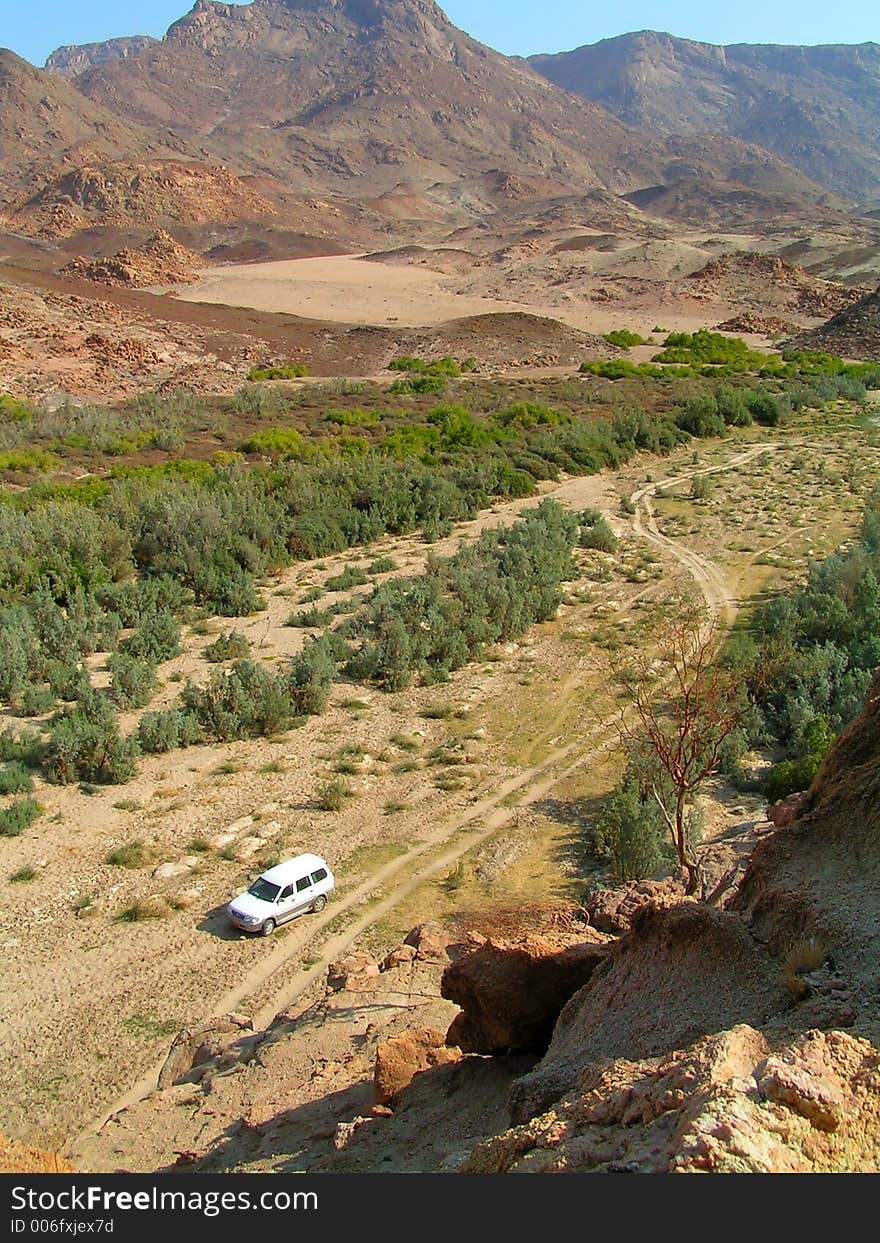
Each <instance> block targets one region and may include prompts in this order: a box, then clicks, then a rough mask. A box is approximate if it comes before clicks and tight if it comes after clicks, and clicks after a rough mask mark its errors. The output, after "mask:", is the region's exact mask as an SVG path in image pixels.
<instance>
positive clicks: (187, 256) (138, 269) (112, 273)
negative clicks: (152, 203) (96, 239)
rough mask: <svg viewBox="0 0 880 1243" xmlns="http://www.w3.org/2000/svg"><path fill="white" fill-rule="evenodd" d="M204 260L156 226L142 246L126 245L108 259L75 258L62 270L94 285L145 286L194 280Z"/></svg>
mask: <svg viewBox="0 0 880 1243" xmlns="http://www.w3.org/2000/svg"><path fill="white" fill-rule="evenodd" d="M203 265H204V260H203V259H202V258H201V257H200V256H199V255H197V254H195V253H194V252H193V251H191V250H187V248H186V247H185V246H181V245H180V243H179V242H176V241H175V240H174V238H173V237H172V236H171V235H170V234H169V233H166V232H165V231H164V229H160V230H159V232H158V233H155V234H154V235H153V236H152V237H151V238H150V239H149V241H148V242H145V243H144V245H143V246H138V247H136V248H134V249H130V248H126V249H124V250H120V251H118V252H117V253H116V254H115V255H111V256H110V257H109V258H108V259H83V258H76V259H73V260H72V261H71V262H70V263H68V264H67V265H66V266H65V267H64V268H63V269H62V271H64V272H65V273H67V274H68V275H69V276H78V277H81V278H82V279H83V280H87V281H94V282H95V283H96V284H98V285H123V286H128V287H129V288H130V289H146V288H148V287H149V286H151V285H188V284H192V283H193V281H195V280H197V279H198V278H197V276H196V269H197V268H199V267H202V266H203Z"/></svg>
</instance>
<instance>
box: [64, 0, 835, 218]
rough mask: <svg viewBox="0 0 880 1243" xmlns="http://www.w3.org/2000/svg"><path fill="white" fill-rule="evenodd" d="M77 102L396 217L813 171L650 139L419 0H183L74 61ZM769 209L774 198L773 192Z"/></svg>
mask: <svg viewBox="0 0 880 1243" xmlns="http://www.w3.org/2000/svg"><path fill="white" fill-rule="evenodd" d="M76 81H77V86H78V87H80V89H81V90H82V91H83V92H84V93H85V94H87V95H88V96H89V97H90V98H91V99H93V100H95V101H98V102H100V103H102V104H103V105H104V106H106V107H107V108H109V109H111V110H112V111H113V112H114V113H116V114H117V115H119V116H122V117H125V118H127V119H129V120H131V121H133V122H136V123H138V124H141V125H149V126H160V127H166V126H173V127H174V128H175V129H176V130H177V131H178V132H179V133H181V134H182V135H183V136H184V137H185V138H186V139H187V140H189V141H192V142H194V143H198V144H199V145H201V146H203V147H204V148H206V149H208V150H210V151H211V152H212V154H213V155H214V156H215V157H217V158H219V159H220V160H221V161H222V162H223V163H224V164H229V165H230V166H231V167H234V168H235V169H236V170H238V171H239V172H252V173H258V174H268V175H271V176H273V177H276V178H278V179H279V180H281V181H283V182H284V183H285V184H286V185H287V186H288V187H289V188H293V187H295V188H296V189H297V191H298V192H299V193H320V194H323V193H334V194H339V195H341V196H344V197H346V198H351V197H353V196H355V195H356V196H357V197H358V198H359V199H360V200H361V201H364V200H376V199H382V198H384V197H385V196H392V197H393V199H394V201H395V206H394V208H393V211H392V204H391V203H389V202H388V201H387V199H386V201H385V204H384V205H385V207H386V208H387V210H388V211H389V214H395V216H396V218H399V217H400V215H401V213H402V215H403V217H405V218H408V219H417V218H421V219H431V220H436V219H437V218H438V216H437V213H440V218H442V217H443V215H444V213H445V216H446V217H448V218H450V219H452V220H454V219H462V218H465V219H466V218H468V217H469V216H473V215H474V214H475V213H479V212H480V210H481V205H480V203H474V202H472V201H471V199H470V196H469V195H461V194H459V193H458V188H459V187H460V186H461V185H462V183H467V182H469V181H472V180H473V178H474V177H483V178H486V179H487V180H486V181H485V184H484V185H483V186H482V191H481V196H480V197H488V198H489V199H490V200H491V201H492V203H493V204H498V203H501V204H510V203H518V202H522V201H523V199H524V198H525V199H526V200H528V199H530V198H534V196H535V195H536V194H537V195H538V196H541V197H547V194H548V186H549V185H550V184H552V185H553V186H555V187H557V188H556V189H555V191H551V193H553V194H554V195H559V194H561V193H566V192H567V193H571V192H580V193H583V192H584V190H589V189H591V188H595V187H598V186H604V187H605V188H608V189H610V190H612V191H614V192H616V193H622V192H623V193H625V192H630V191H634V190H637V189H639V188H640V187H644V186H645V185H656V184H661V183H662V184H670V183H672V182H675V181H677V180H680V179H681V178H682V177H685V176H690V177H697V178H698V179H701V180H702V179H707V180H711V181H712V182H714V183H716V184H723V183H727V182H736V183H737V184H747V185H751V186H753V187H755V188H756V189H759V190H760V189H763V188H764V187H765V186H772V187H773V189H774V190H775V191H776V192H778V193H779V194H780V195H783V196H785V195H787V196H788V198H789V200H791V199H794V200H798V199H802V200H803V202H804V203H807V202H810V203H813V204H815V203H816V202H818V201H819V200H821V199H822V197H823V196H822V193H821V191H819V190H818V188H817V187H816V186H815V184H814V183H812V182H810V181H809V180H808V179H807V178H806V177H804V175H803V174H801V173H798V172H796V171H795V170H794V169H792V168H791V167H790V166H788V165H785V164H783V163H782V162H781V161H780V160H779V159H778V158H777V157H775V156H772V155H770V154H769V153H767V152H766V151H760V150H758V149H757V148H754V147H749V146H748V145H747V144H745V143H743V142H742V141H740V140H739V139H737V138H733V137H729V136H721V137H718V138H713V139H707V140H706V141H705V142H703V143H701V144H700V150H699V151H694V150H693V144H690V143H686V142H685V143H683V142H682V141H681V140H677V139H667V138H654V137H653V136H650V135H647V136H646V135H645V134H644V133H640V132H638V131H635V130H631V129H629V128H627V127H626V126H625V125H623V124H622V123H621V122H620V121H619V120H617V118H615V117H614V116H612V115H611V114H610V113H609V112H607V111H606V110H605V109H604V108H601V107H598V106H597V105H595V104H592V103H589V102H587V101H585V100H583V99H581V98H578V97H576V96H574V95H569V94H567V93H565V92H563V91H560V90H558V89H557V88H556V87H555V86H552V85H551V84H550V83H548V82H547V81H546V79H544V78H542V77H541V76H540V75H539V74H537V73H535V72H533V71H532V70H531V69H530V68H529V67H527V66H526V65H525V64H524V63H523V62H519V61H515V60H511V59H510V58H507V57H504V56H501V55H500V54H499V53H497V52H494V51H491V50H490V49H489V48H486V47H484V46H482V45H481V44H479V43H477V42H476V41H475V40H473V39H471V38H470V37H469V36H468V35H466V34H464V33H463V32H462V31H460V30H457V29H456V28H455V27H454V26H453V25H452V24H451V23H450V22H449V20H448V19H447V18H446V16H445V15H444V14H443V12H442V11H441V10H440V8H439V7H438V6H437V5H436V4H434V3H433V2H432V0H368V2H366V3H365V2H363V0H254V3H252V4H250V5H247V6H228V5H223V4H215V3H212V2H211V0H199V3H197V4H196V6H195V8H193V10H192V11H191V12H190V13H189V14H188V15H187V16H186V17H184V18H182V19H181V20H180V21H178V22H176V23H175V24H174V25H173V26H172V27H171V28H170V30H169V31H168V33H167V35H166V36H165V38H164V39H163V40H162V42H161V43H160V44H158V45H151V46H149V47H147V48H146V49H144V50H142V51H140V52H139V53H138V54H137V55H135V56H131V57H128V58H126V59H116V60H115V61H111V62H110V63H107V64H96V65H95V67H94V68H92V69H90V70H88V71H87V72H84V73H82V74H80V75H79V76H78V77H77V79H76ZM777 206H778V204H777Z"/></svg>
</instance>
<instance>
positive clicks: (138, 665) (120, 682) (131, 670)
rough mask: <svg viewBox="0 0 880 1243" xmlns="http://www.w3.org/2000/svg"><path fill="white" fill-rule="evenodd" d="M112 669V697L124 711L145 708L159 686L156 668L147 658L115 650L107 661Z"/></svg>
mask: <svg viewBox="0 0 880 1243" xmlns="http://www.w3.org/2000/svg"><path fill="white" fill-rule="evenodd" d="M107 667H108V668H109V670H110V675H111V677H110V698H111V699H112V700H113V702H114V703H115V704H116V706H117V708H120V709H122V711H128V710H130V709H132V708H143V707H145V706H146V705H147V704H148V703H149V702H150V699H151V698H152V696H153V692H154V691H155V690H156V687H157V686H158V682H157V680H156V670H155V668H154V666H153V665H151V664H150V663H149V662H148V661H146V660H139V659H138V658H137V657H136V656H130V655H129V654H128V653H127V652H114V654H113V655H112V656H111V657H110V658H109V660H108V661H107Z"/></svg>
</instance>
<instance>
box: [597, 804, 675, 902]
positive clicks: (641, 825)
mask: <svg viewBox="0 0 880 1243" xmlns="http://www.w3.org/2000/svg"><path fill="white" fill-rule="evenodd" d="M665 839H666V826H665V822H664V820H663V814H662V812H661V810H660V808H659V806H658V804H657V802H656V800H655V799H654V798H652V797H651V796H650V795H648V796H643V794H642V792H641V790H640V789H639V785H638V783H637V782H636V781H634V780H632V779H627V780H625V781H624V782H623V784H622V785H620V786H619V787H618V788H617V789H616V790H615V791H614V793H613V794H610V795H609V796H608V797H607V798H606V799H605V801H604V803H603V805H602V810H601V812H600V814H599V819H598V822H597V824H596V829H595V834H594V847H595V851H596V854H597V855H599V857H600V858H603V859H607V860H608V861H609V863H610V864H611V868H612V871H613V872H614V876H615V879H617V880H619V881H639V880H645V879H646V878H647V877H649V876H652V875H653V874H654V873H655V872H656V871H657V870H658V868H660V867H661V866H662V864H663V863H664V861H665V858H666V854H667V848H666V844H665Z"/></svg>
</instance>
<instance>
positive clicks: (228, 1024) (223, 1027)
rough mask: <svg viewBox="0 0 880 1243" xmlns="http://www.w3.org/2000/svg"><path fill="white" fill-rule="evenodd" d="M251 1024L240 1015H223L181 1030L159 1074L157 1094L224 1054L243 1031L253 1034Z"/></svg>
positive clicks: (249, 1020) (250, 1021)
mask: <svg viewBox="0 0 880 1243" xmlns="http://www.w3.org/2000/svg"><path fill="white" fill-rule="evenodd" d="M253 1029H254V1025H253V1021H252V1020H251V1019H249V1018H246V1017H245V1016H244V1015H241V1014H226V1015H224V1016H223V1017H222V1018H219V1019H209V1020H208V1022H207V1023H197V1024H196V1025H195V1026H193V1027H185V1028H184V1029H183V1031H181V1032H179V1033H178V1034H177V1036H176V1037H175V1040H174V1043H173V1044H172V1046H171V1048H170V1049H169V1051H168V1056H167V1057H166V1059H165V1062H164V1063H163V1065H162V1069H161V1070H160V1071H159V1080H158V1085H157V1086H158V1087H159V1090H160V1091H164V1089H165V1088H170V1087H171V1086H172V1084H175V1083H177V1082H178V1081H179V1080H181V1079H182V1078H183V1077H184V1076H185V1075H188V1074H189V1073H190V1071H192V1070H193V1069H194V1068H195V1067H196V1066H203V1065H206V1064H207V1063H208V1062H209V1061H212V1060H213V1058H214V1057H217V1056H218V1055H219V1054H220V1053H223V1052H225V1051H226V1050H227V1049H228V1048H229V1046H230V1045H231V1044H233V1043H234V1042H235V1040H237V1039H238V1038H239V1036H240V1035H241V1033H242V1032H243V1031H253Z"/></svg>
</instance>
